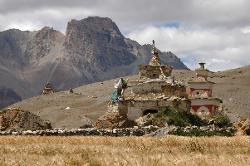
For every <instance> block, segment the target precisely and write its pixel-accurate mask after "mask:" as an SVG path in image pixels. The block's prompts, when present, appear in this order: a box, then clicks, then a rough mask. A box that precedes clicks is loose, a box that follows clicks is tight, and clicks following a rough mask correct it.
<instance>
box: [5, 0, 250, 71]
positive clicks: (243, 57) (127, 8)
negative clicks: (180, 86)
mask: <svg viewBox="0 0 250 166" xmlns="http://www.w3.org/2000/svg"><path fill="white" fill-rule="evenodd" d="M249 11H250V0H0V31H4V30H7V29H10V28H17V29H20V30H39V29H41V28H42V27H44V26H49V27H53V28H54V29H57V30H59V31H61V32H65V30H66V26H67V22H68V21H70V20H71V19H83V18H86V17H88V16H101V17H109V18H111V19H112V20H113V21H114V22H115V23H116V24H117V25H118V27H119V28H120V30H121V32H122V33H123V35H124V36H126V37H129V38H131V39H133V40H136V41H137V42H139V43H140V44H149V43H151V42H152V40H155V41H156V47H157V48H159V49H160V50H162V51H171V52H173V53H174V54H176V55H177V56H178V57H179V58H180V59H181V60H182V61H183V62H184V63H185V64H186V65H187V66H188V67H189V68H191V69H194V68H196V67H198V65H197V63H198V62H201V61H202V62H205V63H207V67H208V68H209V69H211V70H213V71H219V70H226V69H231V68H237V67H241V66H245V65H250V55H249V54H250V14H249Z"/></svg>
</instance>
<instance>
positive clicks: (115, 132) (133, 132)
mask: <svg viewBox="0 0 250 166" xmlns="http://www.w3.org/2000/svg"><path fill="white" fill-rule="evenodd" d="M157 129H159V128H158V127H157V126H147V127H143V128H139V127H137V126H135V127H134V128H120V129H97V128H87V129H71V130H67V129H53V130H34V131H32V130H27V131H14V130H9V131H0V136H2V135H34V136H35V135H39V136H112V137H121V136H143V135H145V134H149V133H151V132H153V131H156V130H157Z"/></svg>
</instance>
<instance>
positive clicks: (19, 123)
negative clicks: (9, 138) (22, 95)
mask: <svg viewBox="0 0 250 166" xmlns="http://www.w3.org/2000/svg"><path fill="white" fill-rule="evenodd" d="M51 128H52V126H51V123H50V122H49V121H45V120H43V119H41V118H40V117H39V116H37V115H35V114H33V113H30V112H28V111H23V110H21V109H20V108H9V109H7V110H3V111H1V112H0V130H2V131H5V130H15V131H24V130H46V129H51Z"/></svg>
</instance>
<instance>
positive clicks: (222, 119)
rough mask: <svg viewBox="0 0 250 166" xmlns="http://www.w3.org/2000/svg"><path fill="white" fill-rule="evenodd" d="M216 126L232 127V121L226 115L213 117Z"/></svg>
mask: <svg viewBox="0 0 250 166" xmlns="http://www.w3.org/2000/svg"><path fill="white" fill-rule="evenodd" d="M213 119H214V124H215V125H216V126H218V127H227V126H230V125H231V122H230V119H229V118H228V116H227V115H225V114H219V115H216V116H214V117H213Z"/></svg>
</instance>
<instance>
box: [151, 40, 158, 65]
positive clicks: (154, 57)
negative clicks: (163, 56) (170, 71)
mask: <svg viewBox="0 0 250 166" xmlns="http://www.w3.org/2000/svg"><path fill="white" fill-rule="evenodd" d="M152 54H153V55H152V58H151V60H150V62H149V65H152V66H159V65H161V61H160V57H159V54H158V51H157V49H156V47H155V41H154V40H153V44H152Z"/></svg>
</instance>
